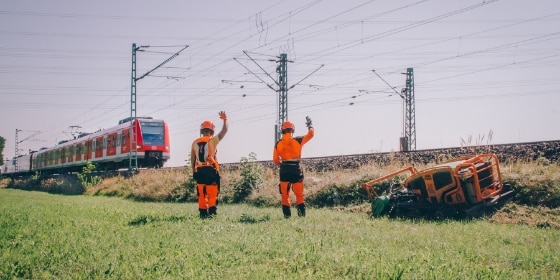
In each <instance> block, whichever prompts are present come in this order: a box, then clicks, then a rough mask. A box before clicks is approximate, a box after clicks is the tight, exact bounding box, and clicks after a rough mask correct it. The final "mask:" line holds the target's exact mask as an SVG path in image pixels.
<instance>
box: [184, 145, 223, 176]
mask: <svg viewBox="0 0 560 280" xmlns="http://www.w3.org/2000/svg"><path fill="white" fill-rule="evenodd" d="M218 143H220V139H219V138H218V137H212V136H202V137H200V138H197V139H196V140H194V141H193V143H192V148H191V153H192V154H193V155H195V156H196V161H195V167H196V168H198V167H201V166H213V167H214V168H216V170H217V171H219V169H220V167H219V165H218V158H217V156H216V154H217V147H218Z"/></svg>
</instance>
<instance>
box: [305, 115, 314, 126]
mask: <svg viewBox="0 0 560 280" xmlns="http://www.w3.org/2000/svg"><path fill="white" fill-rule="evenodd" d="M305 125H306V126H307V128H312V127H313V122H312V121H311V118H310V117H309V116H307V117H305Z"/></svg>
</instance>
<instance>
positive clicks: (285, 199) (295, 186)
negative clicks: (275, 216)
mask: <svg viewBox="0 0 560 280" xmlns="http://www.w3.org/2000/svg"><path fill="white" fill-rule="evenodd" d="M290 186H291V188H292V191H293V192H294V194H295V195H296V205H300V204H302V203H304V202H305V197H304V196H303V181H301V182H297V183H290V182H282V181H280V193H281V194H282V205H284V206H288V207H290V206H291V203H290Z"/></svg>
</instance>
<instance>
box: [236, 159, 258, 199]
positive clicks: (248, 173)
mask: <svg viewBox="0 0 560 280" xmlns="http://www.w3.org/2000/svg"><path fill="white" fill-rule="evenodd" d="M256 161H257V155H256V154H255V153H250V154H249V156H248V157H243V158H241V161H240V169H241V174H240V175H241V179H240V180H239V181H237V182H235V183H234V186H233V202H235V203H239V202H243V201H245V200H246V199H247V197H249V195H250V194H251V193H252V192H253V190H257V189H259V188H260V187H261V186H262V184H263V182H264V179H263V174H264V167H263V166H262V165H260V164H258V163H257V162H256Z"/></svg>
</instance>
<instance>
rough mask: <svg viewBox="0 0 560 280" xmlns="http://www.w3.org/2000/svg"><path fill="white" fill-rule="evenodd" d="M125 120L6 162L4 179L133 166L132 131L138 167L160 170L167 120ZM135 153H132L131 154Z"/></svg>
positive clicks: (167, 151) (2, 171) (1, 169)
mask: <svg viewBox="0 0 560 280" xmlns="http://www.w3.org/2000/svg"><path fill="white" fill-rule="evenodd" d="M131 120H132V118H126V119H123V120H121V121H119V124H118V125H117V126H115V127H112V128H109V129H104V130H100V131H97V132H94V133H89V134H85V133H84V134H81V135H79V136H78V137H76V138H75V139H71V140H68V141H61V142H59V143H58V145H56V146H54V147H50V148H42V149H40V150H39V151H36V152H31V153H30V154H28V155H24V156H19V157H17V158H14V159H12V160H8V161H6V162H4V165H2V166H1V167H0V174H1V175H2V176H14V175H25V174H29V173H32V172H35V171H41V172H43V171H44V172H47V173H68V172H79V171H81V170H82V168H83V166H84V165H86V164H87V163H88V162H91V163H93V164H95V165H96V167H97V170H107V171H110V170H118V169H120V168H127V167H129V166H130V159H131V150H133V149H131V147H132V146H131V143H134V141H132V142H131V137H130V135H131V128H132V130H133V131H132V132H133V134H132V135H135V136H136V158H137V161H136V162H137V167H138V168H159V167H163V164H164V163H165V162H166V161H167V160H168V159H169V156H170V147H169V128H168V126H167V123H166V122H165V121H164V120H154V119H153V118H150V117H138V118H136V119H134V120H132V126H131ZM132 152H133V151H132Z"/></svg>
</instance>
